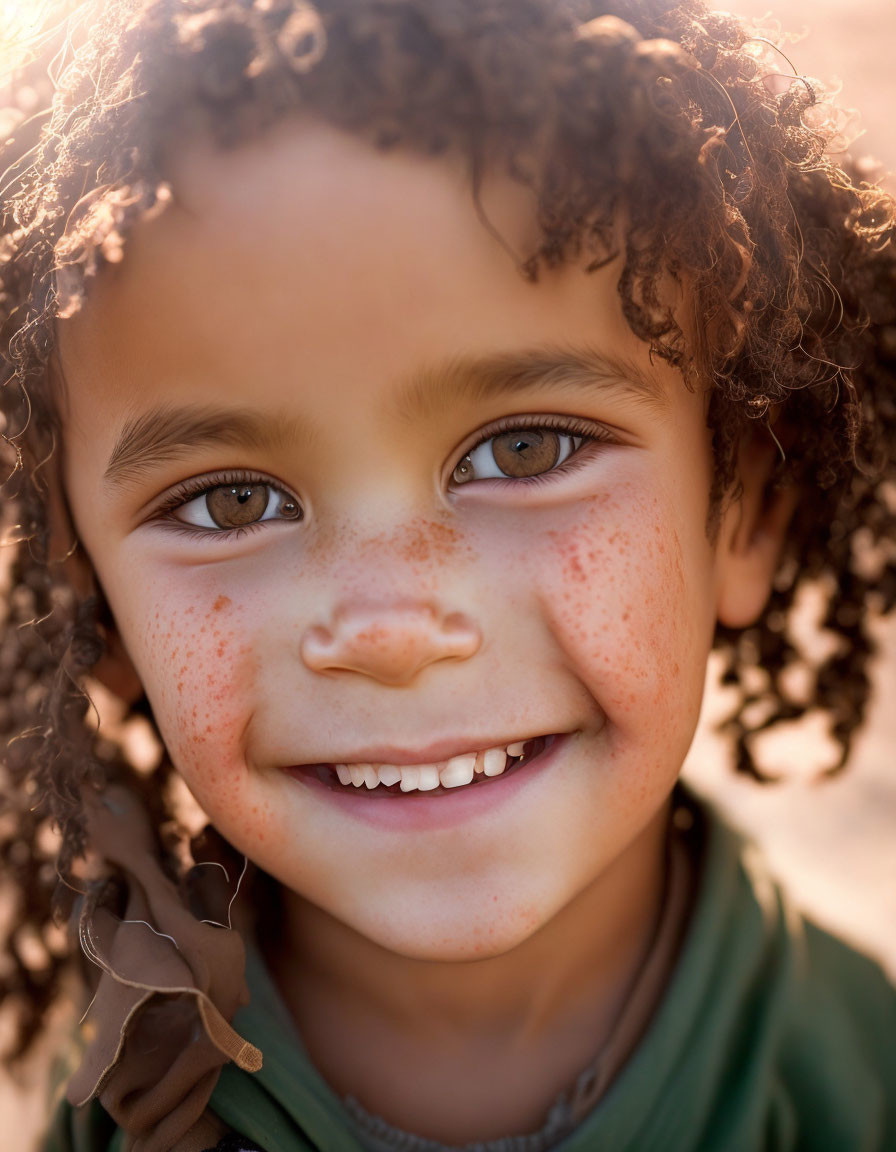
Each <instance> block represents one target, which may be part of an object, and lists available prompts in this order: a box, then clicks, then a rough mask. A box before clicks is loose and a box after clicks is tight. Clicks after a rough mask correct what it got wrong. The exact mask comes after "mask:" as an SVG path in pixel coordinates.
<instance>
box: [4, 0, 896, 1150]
mask: <svg viewBox="0 0 896 1152" xmlns="http://www.w3.org/2000/svg"><path fill="white" fill-rule="evenodd" d="M0 6H2V5H0ZM719 6H720V7H722V6H725V5H721V4H720V5H719ZM728 6H730V7H732V8H733V9H734V10H735V11H738V12H741V13H744V14H747V15H751V16H755V17H762V16H764V15H765V14H766V13H768V12H769V10H770V7H771V10H772V11H773V13H774V15H775V16H776V17H777V18H778V19H779V20H780V22H781V25H782V26H783V27H784V28H786V29H789V30H794V31H800V30H802V31H804V32H806V33H807V35H806V37H805V38H804V39H803V40H802V41H801V42H800V43H799V44H796V45H790V46H788V47H787V49H786V51H787V54H788V56H789V57H790V58H791V59H792V60H794V61H795V63H796V64H797V66H798V68H799V70H800V71H802V72H804V73H806V74H808V75H811V76H816V77H818V78H821V79H823V80H825V81H826V82H829V81H831V80H837V79H838V80H839V81H841V82H842V95H841V103H844V104H847V105H851V106H854V107H858V108H861V109H862V111H863V124H864V127H865V136H864V139H863V140H862V142H861V143H860V145H859V148H858V150H859V151H863V152H864V151H868V152H872V153H873V154H875V155H877V156H878V157H879V158H880V159H881V160H882V161H883V163H884V164H885V165H886V166H888V167H889V168H896V126H894V120H893V117H894V107H896V66H894V48H896V5H894V4H893V0H859V2H858V3H857V2H855V0H783V2H781V3H778V4H776V5H774V6H770V5H767V4H765V3H759V2H757V0H736V2H735V3H732V4H730V5H728ZM785 67H786V65H784V64H783V62H782V70H783V69H784V68H785ZM891 187H893V188H896V182H893V181H891ZM879 635H880V640H881V645H882V655H881V658H880V660H879V662H878V667H877V695H876V700H875V704H874V707H873V711H872V715H871V719H870V723H869V725H868V728H867V730H866V731H865V733H864V734H863V736H862V737H861V739H860V741H859V743H858V745H857V747H856V753H855V757H854V761H853V764H852V768H851V770H850V771H849V772H848V773H847V774H846V775H845V776H843V777H842V778H839V779H836V780H833V781H829V782H825V783H822V784H818V783H813V782H812V780H810V779H806V778H805V772H802V773H798V774H797V778H796V779H793V780H792V781H791V782H788V783H785V784H779V785H776V786H775V787H773V788H764V789H763V788H758V787H756V786H754V785H752V784H751V783H749V782H747V781H741V780H738V779H734V778H733V777H732V776H731V774H730V773H729V772H728V771H727V769H726V768H725V764H724V757H723V755H722V752H721V747H720V745H719V743H718V741H717V740H716V739H715V738H714V737H713V736H712V735H711V733H710V731H709V725H710V721H711V720H712V718H713V716H717V715H718V714H719V709H720V704H721V701H720V699H719V698H718V697H717V696H713V695H711V696H710V697H709V699H708V700H707V707H706V709H705V712H706V717H705V719H706V723H705V724H704V726H703V729H702V731H701V734H700V735H699V736H698V739H697V741H696V743H695V746H694V749H693V751H692V754H691V757H690V758H689V762H688V766H687V769H686V772H687V775H688V777H689V779H690V780H691V781H692V782H693V783H694V784H695V786H697V787H698V788H700V789H701V790H702V791H704V792H705V793H707V794H710V795H712V796H714V797H715V798H716V800H717V802H718V804H719V805H720V806H721V807H722V808H724V809H725V810H726V812H728V814H729V816H730V818H731V819H732V820H733V821H734V822H735V823H737V824H739V825H740V826H741V827H743V828H745V829H747V830H748V831H750V832H751V833H752V834H754V835H755V836H756V837H757V838H758V839H760V840H761V841H762V842H763V844H764V845H765V847H766V851H767V854H768V856H769V857H770V858H771V861H772V864H773V867H774V868H775V870H776V871H777V872H778V874H779V875H781V876H782V877H783V878H784V879H785V880H786V881H787V884H788V886H789V888H790V890H791V892H792V893H793V895H794V897H795V899H796V900H797V902H798V903H800V904H801V905H802V906H803V907H804V908H805V909H807V910H808V911H809V912H810V913H811V914H812V915H813V916H814V917H815V918H816V919H817V920H819V921H820V922H822V923H824V924H825V925H828V926H830V927H832V928H834V929H835V930H836V931H838V932H839V933H840V934H841V935H844V936H846V937H848V938H849V939H851V940H853V941H854V942H855V943H857V944H858V945H860V946H862V947H864V948H865V949H866V950H869V951H872V952H875V953H876V954H877V955H878V956H879V957H880V958H881V959H882V960H883V961H884V963H885V964H886V965H887V966H888V968H889V969H890V971H891V972H892V973H893V975H894V978H896V769H894V759H896V707H894V702H896V622H892V623H891V624H889V625H888V626H886V627H882V628H881V629H880V633H879ZM824 754H825V750H824V745H823V742H822V740H821V738H820V735H819V733H818V732H817V731H815V730H813V729H809V730H807V731H806V732H804V733H802V734H800V735H799V736H791V738H790V739H789V740H788V741H786V742H784V743H780V744H779V745H778V746H777V748H776V760H777V763H778V764H779V766H780V768H781V769H782V770H783V771H787V770H788V769H791V770H792V769H794V768H798V767H799V768H804V767H805V765H806V764H811V763H815V762H823V759H824ZM41 1072H42V1066H41V1065H40V1063H35V1064H34V1065H33V1066H32V1067H31V1068H29V1069H27V1070H26V1071H25V1074H24V1077H23V1079H22V1080H21V1081H20V1082H17V1083H13V1082H11V1081H10V1080H8V1079H2V1078H0V1147H2V1148H3V1149H6V1148H9V1149H10V1150H12V1149H13V1148H15V1149H16V1150H17V1152H18V1150H22V1152H26V1150H27V1149H29V1148H30V1147H32V1144H33V1141H34V1139H35V1133H36V1132H37V1131H38V1130H39V1128H40V1127H41V1125H42V1124H43V1117H44V1115H45V1107H44V1104H43V1099H42V1092H41V1089H40V1078H41Z"/></svg>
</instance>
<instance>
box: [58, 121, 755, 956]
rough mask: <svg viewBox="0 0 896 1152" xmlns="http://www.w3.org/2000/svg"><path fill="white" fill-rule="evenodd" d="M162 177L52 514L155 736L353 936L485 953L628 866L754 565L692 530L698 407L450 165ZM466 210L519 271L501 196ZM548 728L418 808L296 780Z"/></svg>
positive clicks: (96, 360)
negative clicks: (59, 505) (77, 544)
mask: <svg viewBox="0 0 896 1152" xmlns="http://www.w3.org/2000/svg"><path fill="white" fill-rule="evenodd" d="M173 182H174V187H175V198H176V204H175V205H174V206H173V207H172V208H171V209H169V210H168V211H167V212H165V213H163V214H162V215H161V217H159V218H157V219H156V220H154V221H152V222H149V223H146V224H144V225H142V226H141V228H140V229H139V230H138V232H137V234H136V235H135V236H134V238H133V241H132V242H130V243H129V245H128V248H127V252H126V257H125V260H124V262H123V264H122V265H121V266H120V267H118V268H115V269H113V270H109V271H107V272H105V273H104V275H103V276H102V277H100V279H99V281H98V282H97V283H96V285H95V286H94V290H93V291H92V294H91V299H90V300H89V302H88V305H87V307H86V309H85V310H84V311H83V312H82V314H81V315H80V316H79V317H77V318H76V319H75V320H73V321H69V322H65V323H64V324H63V325H61V334H60V335H61V345H62V347H61V351H62V363H63V368H64V370H65V375H66V381H67V388H68V400H67V407H66V411H65V414H64V423H65V475H66V484H67V489H68V494H69V498H70V502H71V507H72V509H73V514H74V517H75V520H76V523H77V527H78V530H79V533H80V536H81V539H82V540H83V542H84V544H85V546H86V549H87V551H88V552H89V555H90V557H91V559H92V560H93V563H94V565H95V567H96V570H97V572H98V574H99V577H100V580H101V582H102V585H103V587H104V589H105V592H106V594H107V597H108V600H109V603H110V605H111V608H112V611H113V613H114V616H115V619H116V621H117V624H118V628H119V630H120V633H121V636H122V638H123V640H124V643H125V646H126V648H127V651H128V653H129V655H130V658H131V660H132V661H133V663H134V665H135V667H136V669H137V672H138V674H139V676H140V679H141V680H142V683H143V685H144V686H145V689H146V691H147V693H148V696H149V699H150V701H151V704H152V707H153V711H154V714H155V717H156V720H157V722H158V725H159V728H160V730H161V734H162V736H163V738H164V740H165V743H166V745H167V747H168V750H169V752H170V754H171V756H172V758H173V760H174V762H175V764H176V765H177V767H178V768H179V770H180V771H181V772H182V774H183V776H184V778H185V779H186V781H187V782H188V784H189V786H190V788H191V789H192V791H193V792H194V794H195V796H196V797H197V799H198V800H199V802H200V803H201V805H202V806H203V808H204V809H205V810H206V812H207V813H208V815H209V817H210V818H211V819H212V821H213V822H214V823H215V825H216V826H217V827H218V828H219V829H220V831H221V832H222V833H223V834H224V835H225V836H226V837H227V838H228V839H229V840H230V841H231V842H232V843H233V844H234V845H235V846H236V847H237V848H238V849H240V850H241V851H243V852H245V853H246V854H247V855H248V856H249V857H250V858H251V859H252V860H254V861H256V862H257V863H258V864H259V865H261V866H262V867H263V868H265V869H266V870H267V871H269V872H270V873H272V874H273V875H274V876H275V877H277V878H278V879H279V880H281V881H282V882H283V883H284V884H285V885H287V886H288V887H289V888H291V889H293V890H294V891H296V892H298V893H300V894H301V895H302V896H304V897H306V898H307V899H309V900H311V901H312V902H314V903H315V904H317V905H318V906H319V907H321V908H323V909H324V910H326V911H327V912H329V913H330V914H332V915H333V916H335V917H336V918H337V919H339V920H340V921H342V922H343V923H345V924H347V925H349V926H351V927H352V928H354V929H356V930H358V931H359V932H361V933H363V934H364V935H366V936H367V937H369V938H370V939H372V940H374V941H377V942H379V943H380V944H383V945H385V946H387V947H389V948H392V949H394V950H396V951H399V952H402V953H405V954H408V955H416V956H426V957H442V958H446V959H447V958H458V957H465V956H468V957H472V956H485V955H494V954H498V953H500V952H503V951H505V950H506V949H508V948H510V947H512V946H514V945H515V944H517V943H519V942H521V941H522V940H523V939H525V938H526V937H528V936H530V935H531V934H532V933H533V932H534V931H535V930H536V929H538V928H539V927H541V926H542V925H545V924H546V923H548V922H549V921H550V920H551V919H552V918H553V917H554V916H555V915H556V914H557V913H558V912H559V911H560V909H562V908H563V907H564V906H565V905H566V904H567V903H568V902H569V901H570V900H572V899H573V898H574V897H575V896H577V895H578V894H580V893H582V892H583V891H584V890H585V889H586V888H588V887H589V886H591V885H592V884H594V883H599V882H600V879H601V877H603V876H605V875H606V874H607V873H608V872H609V870H610V869H611V868H619V867H625V866H626V862H627V861H628V862H630V863H631V864H632V865H633V866H634V865H635V864H636V862H637V860H638V858H643V855H644V853H647V852H650V853H655V852H656V849H657V844H658V843H659V838H660V837H661V834H662V832H661V825H662V820H661V812H662V809H663V806H664V802H665V801H666V799H667V797H668V795H669V792H670V789H671V787H672V784H673V782H674V780H675V778H676V776H677V774H678V771H679V769H680V767H681V764H682V761H683V759H684V757H685V753H686V752H687V749H688V745H689V743H690V740H691V736H692V733H693V730H694V726H695V724H696V720H697V715H698V711H699V707H700V699H701V692H702V687H703V679H704V671H705V664H706V657H707V653H708V651H709V648H710V645H711V641H712V635H713V629H714V625H715V621H716V616H717V609H718V605H719V603H720V601H725V602H728V601H732V599H734V600H736V598H737V596H738V595H739V592H740V589H739V587H738V582H739V581H744V580H746V579H747V577H745V576H744V575H743V571H742V567H740V566H739V565H738V564H737V562H736V560H735V559H734V552H735V548H734V544H733V543H732V541H733V540H734V536H735V533H734V531H733V530H732V529H731V525H730V524H729V520H730V519H731V517H726V519H725V520H724V521H723V524H722V530H721V533H720V536H719V542H718V543H712V542H711V541H710V540H709V539H708V538H707V532H706V523H707V512H708V497H709V489H710V480H711V467H712V462H711V453H710V438H709V433H708V432H707V429H706V426H705V418H704V410H705V396H703V395H701V394H700V393H699V392H696V391H695V392H690V391H688V390H687V389H686V388H685V387H684V386H683V384H682V381H681V379H680V377H679V376H678V375H677V374H676V373H675V372H673V371H672V370H670V369H669V368H668V367H667V366H666V365H664V364H663V363H661V362H659V361H656V362H653V363H651V359H650V357H649V355H648V351H647V348H646V347H645V346H644V345H643V344H641V343H640V342H639V341H638V340H636V339H635V338H634V337H633V336H632V334H631V332H630V331H629V329H628V327H627V325H626V324H625V322H624V320H623V317H622V314H621V310H620V306H619V303H618V297H617V292H616V279H617V276H618V267H617V266H611V267H607V268H605V269H603V270H602V271H599V272H598V273H596V274H594V275H590V276H586V275H584V274H583V272H582V270H581V269H580V268H578V267H572V266H569V267H565V268H562V269H560V270H558V271H553V272H547V273H545V274H543V276H542V278H541V282H540V283H539V284H537V285H534V286H533V285H531V284H529V283H527V282H526V281H525V280H524V279H523V278H522V277H521V276H520V274H519V273H518V271H517V270H516V267H515V265H514V262H513V260H512V258H511V257H510V256H509V255H508V252H507V250H506V249H505V247H502V245H501V243H499V242H498V241H497V240H496V239H495V237H494V235H493V234H490V232H489V231H488V230H487V229H486V228H485V227H484V226H483V223H482V221H481V219H480V218H479V216H477V212H476V210H475V208H474V205H473V202H472V199H471V193H470V190H469V187H468V184H467V182H466V180H465V179H464V178H463V176H462V175H461V173H460V169H459V167H457V168H455V167H452V166H450V165H449V164H448V163H447V162H446V161H444V160H424V159H420V158H417V157H409V156H404V155H393V156H385V155H383V154H380V153H377V152H375V151H373V150H370V149H368V148H367V147H366V146H364V145H362V144H361V143H359V142H356V141H354V140H350V139H346V138H344V137H341V136H338V135H337V134H335V133H334V132H332V131H330V130H327V129H324V128H322V127H316V126H308V125H296V124H291V125H286V126H283V127H281V128H280V129H278V130H277V131H276V132H275V133H274V134H272V135H271V136H269V137H267V138H266V139H264V140H262V141H261V142H258V143H256V144H253V145H251V146H244V147H242V148H240V149H238V150H236V151H233V152H229V153H216V152H214V151H212V150H211V149H209V148H205V147H198V146H197V147H193V148H192V149H190V150H189V154H187V150H186V149H184V150H183V151H182V152H181V154H180V155H179V156H178V158H177V164H176V165H175V171H174V181H173ZM483 206H484V209H485V212H486V213H487V215H488V218H489V220H490V222H491V224H492V225H493V226H494V228H495V229H496V230H497V232H498V233H500V236H501V237H502V238H503V241H504V242H505V243H506V244H507V245H509V246H510V248H511V249H512V250H513V251H514V252H515V253H518V254H519V255H521V256H525V255H527V254H528V253H529V252H530V251H531V250H532V248H533V246H534V244H535V241H536V232H535V225H534V221H533V218H532V215H531V205H530V202H529V199H528V196H527V194H526V193H525V192H524V191H523V190H522V189H520V188H519V187H517V186H515V185H512V184H509V183H506V182H503V181H500V180H497V179H496V180H494V181H492V182H491V184H489V185H487V187H486V190H485V193H484V196H483ZM588 357H591V358H592V360H593V361H594V362H595V364H596V358H598V357H602V358H604V360H605V361H606V363H604V364H603V366H602V367H599V368H598V367H596V366H594V364H593V365H592V367H591V369H590V370H589V369H586V368H583V367H582V364H583V363H584V362H585V360H586V359H587V358H588ZM529 361H531V362H532V363H531V365H530V366H529V370H520V369H521V368H525V366H526V363H527V362H529ZM539 365H540V366H541V367H539ZM549 366H550V367H549ZM542 369H544V370H542ZM620 372H622V373H624V374H625V377H626V378H625V379H623V378H622V377H621V376H620V375H619V373H620ZM534 427H540V428H541V432H540V437H539V435H537V434H534V433H533V428H534ZM126 429H130V432H129V434H128V436H126V437H125V439H124V440H122V434H123V432H125V430H126ZM501 433H505V435H503V437H501V438H500V439H498V440H494V439H493V440H491V441H489V443H488V444H486V445H485V446H484V447H482V448H479V447H477V444H478V443H479V442H480V441H481V440H483V439H485V438H488V437H495V436H499V434H501ZM507 433H516V434H515V435H514V434H507ZM527 434H528V436H529V441H528V443H529V445H530V447H529V448H527V449H526V450H525V451H522V452H521V451H520V444H521V442H522V441H523V440H524V439H525V436H526V435H527ZM539 444H540V446H539ZM116 445H117V446H118V447H117V449H116ZM492 445H494V449H495V456H492V453H491V446H492ZM474 449H475V451H474ZM467 454H471V455H470V459H469V460H465V458H466V457H467ZM495 459H498V461H499V463H500V464H501V465H502V466H503V467H504V468H505V470H506V469H514V468H515V469H516V470H517V472H518V473H519V475H517V477H516V478H514V479H502V478H500V477H499V476H498V477H496V476H493V475H491V474H490V472H494V471H495V469H494V460H495ZM110 461H111V462H112V463H111V464H110ZM527 474H529V478H528V479H527V478H526V475H527ZM535 477H537V478H535ZM187 481H188V482H189V484H188V485H187V486H186V487H184V484H185V482H187ZM216 485H217V486H218V487H217V490H216V491H215V492H214V493H213V495H212V496H211V497H210V498H208V499H207V498H206V497H205V496H204V495H200V494H199V490H200V487H201V486H204V487H205V488H214V487H215V486H216ZM264 485H269V486H270V488H269V489H267V488H265V487H264ZM172 493H174V494H175V499H176V497H177V496H178V495H180V497H181V501H182V502H181V506H180V508H179V509H177V508H173V507H171V499H170V498H171V496H172ZM266 498H267V503H266V502H265V501H266ZM166 507H167V509H168V510H167V511H165V508H166ZM216 523H217V524H224V525H231V526H232V525H237V527H236V528H235V529H234V528H231V529H230V530H226V529H223V528H221V527H216ZM240 524H243V526H242V527H239V525H240ZM547 736H556V737H559V739H557V740H556V741H554V742H553V745H552V746H550V747H548V748H547V750H545V751H544V752H542V754H541V755H540V756H538V757H536V758H535V759H534V760H532V762H531V763H529V764H524V765H523V766H522V767H520V768H519V769H518V770H517V771H516V772H513V773H512V774H510V775H505V776H498V777H496V778H486V779H485V780H480V781H479V782H477V783H473V784H471V785H466V786H462V787H458V788H456V789H450V790H446V791H444V792H439V793H436V794H434V795H427V794H426V793H425V792H416V791H415V792H409V793H406V794H399V795H398V796H392V795H386V796H384V795H382V792H383V790H382V788H379V789H378V790H375V791H374V792H373V793H370V792H368V790H367V789H366V787H362V788H361V789H353V788H351V787H348V788H340V790H334V789H333V788H331V787H329V786H327V785H326V784H325V783H323V782H322V781H321V780H319V779H318V778H317V776H316V775H315V774H314V772H313V771H295V769H296V768H297V766H301V765H332V764H337V763H343V764H345V763H348V764H357V763H361V762H374V763H391V764H396V763H397V764H403V765H408V764H420V763H433V762H435V763H441V764H442V766H444V763H445V761H446V760H447V759H448V758H449V757H452V756H454V755H455V754H460V753H466V752H475V751H477V750H484V749H488V748H494V747H505V746H506V745H508V744H511V743H514V742H517V741H526V740H531V739H533V738H537V737H547ZM548 743H549V744H550V742H548ZM539 746H540V745H535V746H534V747H535V748H536V750H537V748H538V747H539ZM530 747H531V746H530ZM498 759H501V758H500V757H498ZM502 763H503V760H502ZM321 775H322V776H325V777H327V776H329V773H328V772H322V773H321ZM334 780H335V777H334Z"/></svg>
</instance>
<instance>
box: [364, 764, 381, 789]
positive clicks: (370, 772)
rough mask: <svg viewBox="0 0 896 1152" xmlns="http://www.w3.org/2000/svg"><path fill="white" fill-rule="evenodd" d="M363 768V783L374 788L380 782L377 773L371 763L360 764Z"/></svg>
mask: <svg viewBox="0 0 896 1152" xmlns="http://www.w3.org/2000/svg"><path fill="white" fill-rule="evenodd" d="M361 767H362V768H363V769H364V783H365V784H366V785H367V787H368V788H376V786H377V784H379V782H380V778H379V774H378V773H377V770H376V768H374V766H373V765H372V764H362V765H361Z"/></svg>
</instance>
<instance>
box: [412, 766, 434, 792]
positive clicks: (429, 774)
mask: <svg viewBox="0 0 896 1152" xmlns="http://www.w3.org/2000/svg"><path fill="white" fill-rule="evenodd" d="M438 786H439V770H438V768H436V766H435V764H421V766H420V778H419V780H418V781H417V787H418V789H419V790H420V791H421V792H431V791H432V790H433V788H438Z"/></svg>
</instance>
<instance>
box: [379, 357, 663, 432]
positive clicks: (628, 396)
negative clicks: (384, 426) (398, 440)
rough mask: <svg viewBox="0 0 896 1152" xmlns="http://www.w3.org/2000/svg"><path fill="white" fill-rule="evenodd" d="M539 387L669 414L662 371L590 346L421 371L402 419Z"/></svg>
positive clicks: (403, 404)
mask: <svg viewBox="0 0 896 1152" xmlns="http://www.w3.org/2000/svg"><path fill="white" fill-rule="evenodd" d="M535 389H547V390H549V391H557V392H562V391H570V390H571V391H575V392H583V391H585V392H598V393H600V392H603V393H606V394H608V395H612V397H613V398H615V399H619V400H622V401H627V402H629V403H633V404H636V405H639V406H642V407H645V408H648V409H651V410H653V411H655V412H656V413H657V414H662V413H664V412H668V409H669V403H670V399H669V395H668V392H667V391H666V389H665V387H664V386H663V383H662V381H661V380H660V378H659V375H658V374H657V375H651V374H650V373H649V372H645V371H644V369H642V368H641V367H640V366H639V365H638V364H636V363H635V362H634V361H633V360H631V359H629V358H628V357H624V356H615V355H612V354H609V353H606V352H603V351H601V350H599V349H596V348H590V347H561V346H557V347H539V348H533V349H529V350H524V351H521V352H520V351H515V352H507V353H505V352H501V353H496V354H493V355H489V356H484V357H472V358H463V357H462V358H457V359H455V360H452V361H449V362H448V363H447V364H442V365H439V366H437V367H434V368H431V369H427V370H425V371H423V372H420V373H417V374H415V376H414V377H413V379H411V380H410V381H408V382H407V383H406V385H405V386H404V388H403V390H402V392H401V393H400V395H399V397H398V400H397V403H396V407H397V410H398V411H399V413H400V414H401V415H402V417H404V418H406V419H409V420H411V419H414V418H416V417H419V416H429V415H433V414H434V413H436V412H438V411H439V410H443V409H445V408H447V407H450V406H451V405H453V404H455V403H457V401H458V400H467V401H470V402H476V401H482V400H488V399H492V398H494V397H499V396H505V395H512V394H514V393H517V392H527V391H532V390H535Z"/></svg>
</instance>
